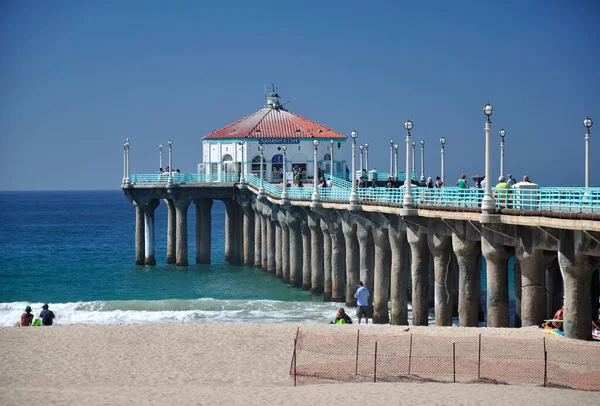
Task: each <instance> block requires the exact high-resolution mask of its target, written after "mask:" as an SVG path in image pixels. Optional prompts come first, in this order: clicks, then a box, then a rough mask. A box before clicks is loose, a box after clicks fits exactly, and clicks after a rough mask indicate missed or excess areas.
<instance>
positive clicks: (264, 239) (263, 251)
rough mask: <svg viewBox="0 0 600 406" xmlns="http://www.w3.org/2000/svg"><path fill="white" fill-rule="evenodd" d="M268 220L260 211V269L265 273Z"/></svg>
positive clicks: (267, 247) (267, 249)
mask: <svg viewBox="0 0 600 406" xmlns="http://www.w3.org/2000/svg"><path fill="white" fill-rule="evenodd" d="M267 223H268V220H267V218H266V216H265V215H264V214H263V212H262V211H261V213H260V234H261V235H260V243H261V245H262V246H261V248H260V267H261V268H262V269H263V271H265V272H267V257H268V255H269V244H268V243H269V241H268V240H267V227H268V224H267Z"/></svg>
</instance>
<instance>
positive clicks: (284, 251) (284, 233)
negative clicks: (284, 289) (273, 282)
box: [277, 211, 290, 284]
mask: <svg viewBox="0 0 600 406" xmlns="http://www.w3.org/2000/svg"><path fill="white" fill-rule="evenodd" d="M277 219H278V221H279V225H280V226H281V273H282V275H283V276H282V278H281V281H282V282H283V283H285V284H288V283H290V232H289V227H288V223H287V215H286V214H285V212H284V211H278V212H277Z"/></svg>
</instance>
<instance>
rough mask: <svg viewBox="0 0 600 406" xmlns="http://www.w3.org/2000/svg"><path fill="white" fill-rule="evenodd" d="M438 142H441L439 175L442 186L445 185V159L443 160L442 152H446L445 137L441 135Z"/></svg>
mask: <svg viewBox="0 0 600 406" xmlns="http://www.w3.org/2000/svg"><path fill="white" fill-rule="evenodd" d="M440 144H442V150H441V151H440V153H441V155H442V173H441V177H442V186H445V185H446V176H445V172H446V161H445V160H444V158H445V157H444V153H445V152H446V147H445V145H446V138H444V137H442V138H440Z"/></svg>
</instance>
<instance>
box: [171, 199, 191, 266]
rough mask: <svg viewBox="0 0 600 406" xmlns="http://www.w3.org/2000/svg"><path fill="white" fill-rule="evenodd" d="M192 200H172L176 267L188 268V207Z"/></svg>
mask: <svg viewBox="0 0 600 406" xmlns="http://www.w3.org/2000/svg"><path fill="white" fill-rule="evenodd" d="M191 202H192V200H191V199H190V198H189V197H186V196H182V197H179V198H177V199H173V203H175V212H176V217H177V239H176V255H175V264H176V265H177V266H188V264H189V262H188V207H189V206H190V203H191Z"/></svg>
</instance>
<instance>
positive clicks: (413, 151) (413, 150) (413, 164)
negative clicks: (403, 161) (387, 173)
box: [407, 141, 417, 176]
mask: <svg viewBox="0 0 600 406" xmlns="http://www.w3.org/2000/svg"><path fill="white" fill-rule="evenodd" d="M416 146H417V143H416V142H414V141H413V142H412V165H411V169H412V170H411V172H410V173H411V175H412V173H413V172H414V171H415V147H416ZM407 176H408V175H407Z"/></svg>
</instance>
